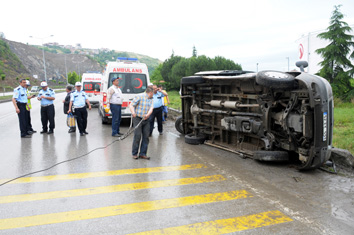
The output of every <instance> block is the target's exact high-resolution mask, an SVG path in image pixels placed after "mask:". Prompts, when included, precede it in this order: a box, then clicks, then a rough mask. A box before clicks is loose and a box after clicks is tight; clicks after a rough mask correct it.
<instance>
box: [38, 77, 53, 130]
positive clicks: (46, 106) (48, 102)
mask: <svg viewBox="0 0 354 235" xmlns="http://www.w3.org/2000/svg"><path fill="white" fill-rule="evenodd" d="M41 87H42V90H40V91H39V93H38V97H37V99H38V100H40V101H41V121H42V131H41V132H40V133H41V134H44V133H47V134H53V132H54V128H55V121H54V117H55V109H54V100H55V92H54V91H53V89H50V88H49V87H48V84H47V83H46V82H41ZM48 121H49V131H48Z"/></svg>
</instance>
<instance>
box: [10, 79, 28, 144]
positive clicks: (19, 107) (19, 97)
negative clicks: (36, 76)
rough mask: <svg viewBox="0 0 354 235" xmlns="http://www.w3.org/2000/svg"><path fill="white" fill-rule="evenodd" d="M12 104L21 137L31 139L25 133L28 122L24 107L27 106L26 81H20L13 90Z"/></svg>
mask: <svg viewBox="0 0 354 235" xmlns="http://www.w3.org/2000/svg"><path fill="white" fill-rule="evenodd" d="M12 103H13V105H14V106H15V109H16V113H17V115H18V120H19V122H20V131H21V137H22V138H31V137H32V136H31V135H30V134H29V133H27V130H28V126H27V125H28V120H27V115H26V105H27V88H26V79H21V80H20V85H19V86H18V87H16V88H15V89H14V94H13V96H12Z"/></svg>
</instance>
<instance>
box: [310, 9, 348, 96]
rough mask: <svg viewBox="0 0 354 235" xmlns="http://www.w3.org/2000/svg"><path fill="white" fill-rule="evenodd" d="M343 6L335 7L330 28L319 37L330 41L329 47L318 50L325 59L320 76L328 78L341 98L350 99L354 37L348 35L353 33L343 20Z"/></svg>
mask: <svg viewBox="0 0 354 235" xmlns="http://www.w3.org/2000/svg"><path fill="white" fill-rule="evenodd" d="M340 7H341V5H338V6H335V7H334V8H335V10H334V11H333V14H332V17H331V20H330V26H329V27H328V28H327V31H326V32H323V33H321V34H319V35H318V37H319V38H321V39H324V40H327V41H329V44H328V46H326V47H324V48H320V49H317V50H316V53H318V54H320V55H321V56H322V58H323V61H321V62H320V63H319V64H320V65H321V66H322V68H321V69H320V71H319V75H320V76H321V77H323V78H326V79H327V80H328V81H329V82H330V83H331V85H332V88H333V92H334V94H335V95H336V96H339V97H340V98H344V99H347V98H350V97H348V93H349V92H350V91H351V89H352V86H351V83H350V80H351V78H352V77H351V76H353V74H354V67H353V65H352V63H351V62H350V58H351V59H353V58H354V52H351V50H352V48H353V47H354V42H353V41H352V40H353V38H354V36H353V35H350V34H347V33H348V32H351V31H352V29H351V27H349V26H348V24H347V23H346V22H344V21H342V19H343V17H344V16H343V14H342V13H341V12H340V11H339V8H340Z"/></svg>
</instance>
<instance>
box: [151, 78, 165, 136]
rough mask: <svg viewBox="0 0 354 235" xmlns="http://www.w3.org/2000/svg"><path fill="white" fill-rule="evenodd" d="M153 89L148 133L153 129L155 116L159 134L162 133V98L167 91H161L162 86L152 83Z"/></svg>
mask: <svg viewBox="0 0 354 235" xmlns="http://www.w3.org/2000/svg"><path fill="white" fill-rule="evenodd" d="M153 89H154V95H153V99H154V110H153V112H152V114H151V116H150V135H149V136H151V135H152V131H153V130H154V123H155V118H156V119H157V129H158V131H159V133H160V135H162V134H163V132H162V131H163V129H162V128H163V127H162V110H163V103H162V101H163V98H164V97H165V96H167V93H166V92H165V91H162V87H157V86H156V85H153Z"/></svg>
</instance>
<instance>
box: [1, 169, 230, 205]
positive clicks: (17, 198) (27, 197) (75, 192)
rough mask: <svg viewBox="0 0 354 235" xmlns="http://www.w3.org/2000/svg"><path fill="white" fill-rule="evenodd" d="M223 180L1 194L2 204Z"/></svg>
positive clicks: (208, 178)
mask: <svg viewBox="0 0 354 235" xmlns="http://www.w3.org/2000/svg"><path fill="white" fill-rule="evenodd" d="M222 180H225V178H224V177H223V176H222V175H212V176H202V177H195V178H182V179H172V180H161V181H151V182H141V183H132V184H119V185H110V186H102V187H93V188H83V189H72V190H64V191H53V192H45V193H33V194H22V195H10V196H0V204H1V203H12V202H25V201H37V200H45V199H53V198H64V197H77V196H85V195H95V194H102V193H113V192H121V191H129V190H139V189H148V188H159V187H169V186H178V185H187V184H198V183H207V182H215V181H222Z"/></svg>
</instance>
